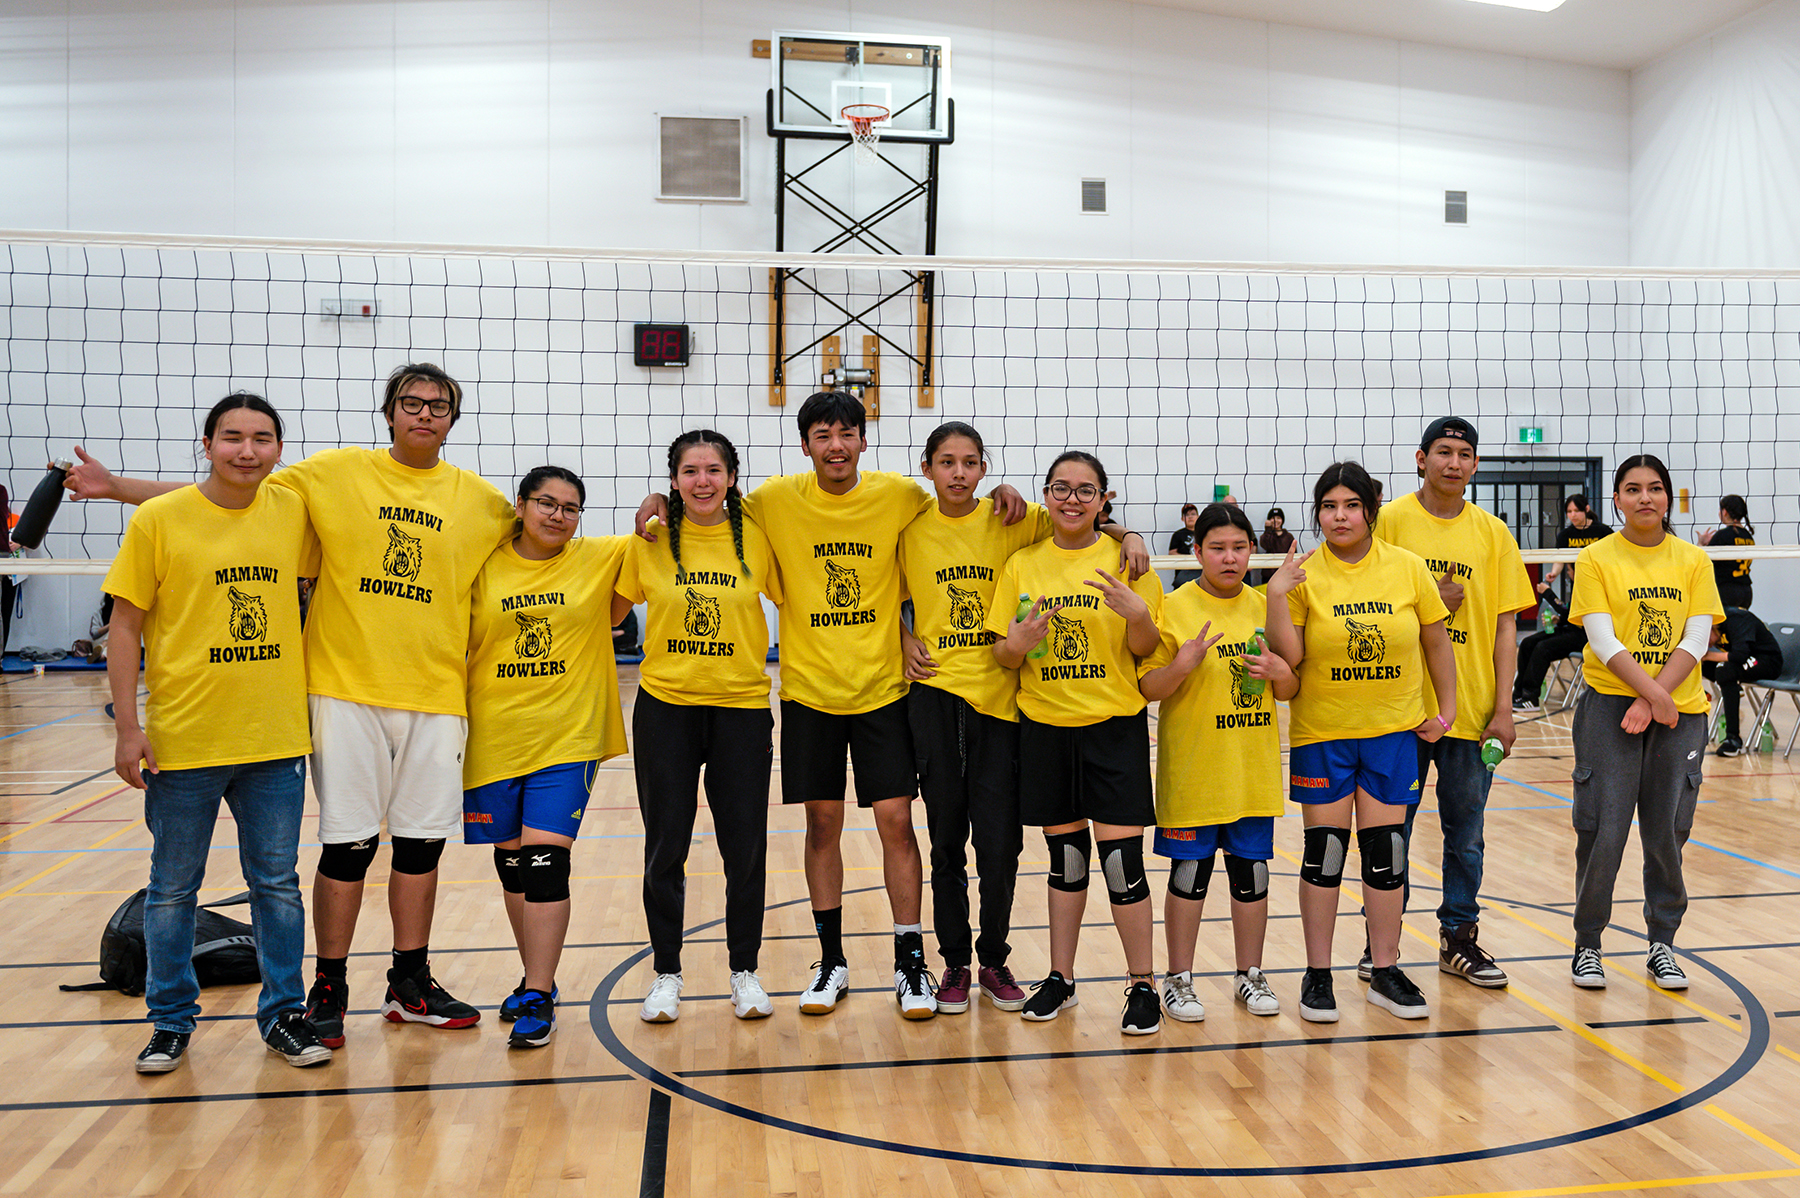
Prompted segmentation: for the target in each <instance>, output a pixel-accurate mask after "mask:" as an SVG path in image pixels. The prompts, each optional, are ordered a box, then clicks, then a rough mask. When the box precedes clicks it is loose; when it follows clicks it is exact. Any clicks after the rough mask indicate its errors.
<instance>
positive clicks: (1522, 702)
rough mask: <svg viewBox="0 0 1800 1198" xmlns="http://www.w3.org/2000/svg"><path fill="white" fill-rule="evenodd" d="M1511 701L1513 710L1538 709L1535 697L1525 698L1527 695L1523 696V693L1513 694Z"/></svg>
mask: <svg viewBox="0 0 1800 1198" xmlns="http://www.w3.org/2000/svg"><path fill="white" fill-rule="evenodd" d="M1512 703H1513V710H1514V711H1527V712H1530V711H1536V710H1538V702H1537V700H1536V699H1531V698H1527V697H1525V696H1524V695H1514V696H1513V701H1512Z"/></svg>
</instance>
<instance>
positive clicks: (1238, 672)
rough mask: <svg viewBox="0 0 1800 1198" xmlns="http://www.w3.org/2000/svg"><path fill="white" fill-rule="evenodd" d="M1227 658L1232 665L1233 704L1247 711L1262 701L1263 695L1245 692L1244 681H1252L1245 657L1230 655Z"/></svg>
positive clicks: (1240, 709)
mask: <svg viewBox="0 0 1800 1198" xmlns="http://www.w3.org/2000/svg"><path fill="white" fill-rule="evenodd" d="M1225 660H1226V661H1227V662H1228V663H1229V664H1230V666H1231V705H1232V706H1233V707H1235V708H1237V709H1238V710H1239V711H1247V710H1249V709H1250V708H1252V707H1255V706H1256V705H1257V704H1258V703H1261V702H1262V696H1261V695H1249V694H1245V693H1244V683H1246V682H1248V681H1250V667H1249V666H1247V665H1245V664H1244V659H1243V658H1241V657H1228V658H1226V659H1225Z"/></svg>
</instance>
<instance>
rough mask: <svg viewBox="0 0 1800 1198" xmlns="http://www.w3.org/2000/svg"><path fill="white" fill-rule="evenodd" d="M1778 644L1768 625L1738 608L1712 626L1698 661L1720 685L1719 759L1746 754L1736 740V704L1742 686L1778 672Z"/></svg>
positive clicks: (1737, 738)
mask: <svg viewBox="0 0 1800 1198" xmlns="http://www.w3.org/2000/svg"><path fill="white" fill-rule="evenodd" d="M1782 664H1783V663H1782V660H1781V645H1780V644H1779V643H1777V641H1776V640H1775V637H1774V634H1773V633H1771V632H1770V631H1769V628H1768V625H1766V624H1764V623H1763V622H1762V621H1761V620H1759V619H1757V618H1756V617H1755V616H1754V615H1751V614H1750V612H1748V611H1746V610H1745V609H1743V608H1741V607H1731V606H1729V605H1727V606H1726V608H1725V622H1724V623H1723V624H1714V625H1713V630H1712V642H1711V644H1710V646H1709V648H1708V650H1707V653H1706V656H1705V657H1704V658H1702V659H1701V661H1700V673H1701V674H1702V675H1703V676H1705V677H1706V678H1708V679H1710V680H1711V681H1713V682H1716V683H1718V684H1719V691H1720V693H1721V695H1722V697H1723V699H1724V708H1725V738H1724V739H1723V740H1721V741H1720V742H1719V756H1721V757H1736V756H1737V755H1738V754H1740V753H1743V752H1745V751H1746V749H1745V746H1744V742H1743V741H1742V740H1741V739H1740V738H1739V737H1738V702H1739V700H1740V698H1741V697H1742V695H1743V687H1742V684H1743V683H1746V682H1761V681H1763V680H1764V679H1768V678H1774V677H1775V676H1776V675H1778V674H1780V673H1781V667H1782Z"/></svg>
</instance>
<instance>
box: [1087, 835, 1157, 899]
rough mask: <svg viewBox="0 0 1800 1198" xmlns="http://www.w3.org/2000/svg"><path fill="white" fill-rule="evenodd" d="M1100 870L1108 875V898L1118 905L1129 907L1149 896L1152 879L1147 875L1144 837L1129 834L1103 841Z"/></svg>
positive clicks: (1100, 847)
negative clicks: (1145, 872)
mask: <svg viewBox="0 0 1800 1198" xmlns="http://www.w3.org/2000/svg"><path fill="white" fill-rule="evenodd" d="M1096 847H1097V848H1099V850H1100V872H1101V873H1102V874H1104V875H1105V877H1106V897H1108V898H1109V899H1111V900H1112V904H1113V906H1115V907H1129V906H1131V904H1133V903H1141V902H1143V901H1144V900H1145V899H1147V898H1149V897H1150V879H1149V878H1146V877H1145V876H1144V838H1143V837H1142V836H1127V837H1124V838H1123V839H1120V840H1102V841H1101V842H1100V843H1099V845H1097V846H1096Z"/></svg>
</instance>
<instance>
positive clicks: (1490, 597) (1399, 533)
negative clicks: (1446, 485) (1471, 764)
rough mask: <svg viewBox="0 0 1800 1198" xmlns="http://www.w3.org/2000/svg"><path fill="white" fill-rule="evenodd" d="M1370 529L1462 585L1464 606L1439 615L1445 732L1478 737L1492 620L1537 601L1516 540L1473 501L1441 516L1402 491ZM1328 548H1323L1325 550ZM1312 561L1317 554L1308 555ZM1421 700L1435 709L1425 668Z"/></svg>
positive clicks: (1488, 709)
mask: <svg viewBox="0 0 1800 1198" xmlns="http://www.w3.org/2000/svg"><path fill="white" fill-rule="evenodd" d="M1375 535H1376V536H1377V537H1378V538H1380V539H1381V540H1383V541H1386V542H1388V543H1389V544H1391V545H1398V546H1400V547H1401V548H1402V549H1410V550H1412V551H1413V552H1414V553H1416V554H1418V555H1419V556H1420V557H1422V558H1424V559H1425V568H1426V569H1427V570H1429V571H1431V576H1432V578H1434V579H1437V578H1442V577H1443V576H1444V574H1445V573H1446V572H1449V571H1454V572H1455V574H1456V581H1458V582H1460V583H1462V585H1463V601H1462V606H1461V607H1459V608H1457V609H1456V610H1455V611H1454V612H1451V613H1450V615H1449V616H1448V617H1446V618H1445V620H1444V631H1445V632H1447V633H1448V634H1449V635H1450V646H1451V648H1453V649H1455V650H1456V722H1455V723H1454V724H1452V725H1451V727H1450V733H1449V734H1450V735H1451V736H1455V737H1459V738H1461V739H1463V740H1480V739H1481V734H1482V733H1483V732H1484V731H1486V730H1487V726H1488V721H1489V720H1491V719H1493V718H1494V704H1495V702H1496V700H1497V698H1498V692H1497V688H1496V684H1495V679H1494V636H1495V627H1494V625H1495V621H1497V620H1498V619H1499V618H1500V617H1501V616H1502V615H1505V614H1506V613H1508V612H1516V611H1522V610H1523V609H1525V608H1528V607H1532V606H1534V605H1535V604H1536V603H1537V591H1536V589H1535V588H1533V587H1532V585H1531V576H1530V575H1529V574H1527V573H1525V559H1524V558H1523V557H1521V556H1519V543H1518V542H1517V541H1515V540H1514V539H1513V535H1512V533H1511V532H1510V531H1509V530H1508V529H1507V527H1506V525H1505V524H1503V523H1502V522H1501V521H1500V519H1499V518H1498V517H1496V516H1494V515H1492V514H1491V513H1489V512H1486V511H1483V510H1482V509H1481V508H1478V507H1476V506H1475V505H1474V504H1472V503H1465V504H1463V510H1462V511H1460V512H1458V513H1457V514H1456V516H1455V517H1453V518H1452V519H1449V520H1443V519H1440V518H1438V517H1437V516H1434V515H1432V514H1431V513H1430V512H1428V511H1426V510H1425V506H1424V505H1423V504H1421V503H1420V502H1419V497H1418V495H1417V494H1409V495H1403V496H1401V497H1400V498H1399V499H1396V500H1394V502H1392V503H1390V504H1386V505H1384V506H1383V507H1382V509H1381V515H1380V517H1379V518H1378V519H1377V520H1376V521H1375ZM1327 552H1329V550H1327ZM1313 560H1314V561H1317V560H1318V559H1317V558H1316V557H1315V558H1314V559H1313ZM1425 705H1426V706H1427V707H1428V708H1430V709H1432V710H1434V711H1435V710H1437V696H1436V694H1435V693H1434V692H1433V691H1432V689H1431V676H1430V675H1429V674H1427V675H1426V676H1425Z"/></svg>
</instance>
